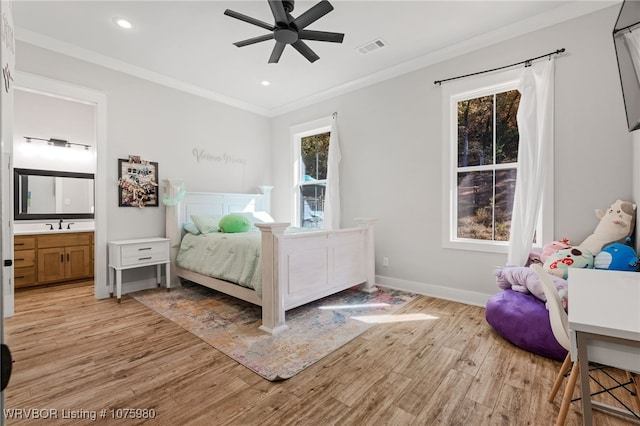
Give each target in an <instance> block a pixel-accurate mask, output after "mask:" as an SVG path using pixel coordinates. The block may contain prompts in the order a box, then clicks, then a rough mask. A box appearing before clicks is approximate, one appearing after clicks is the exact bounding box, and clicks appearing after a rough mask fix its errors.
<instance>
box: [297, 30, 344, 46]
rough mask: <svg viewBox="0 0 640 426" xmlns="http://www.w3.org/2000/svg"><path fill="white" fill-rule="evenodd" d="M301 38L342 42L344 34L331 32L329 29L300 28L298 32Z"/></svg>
mask: <svg viewBox="0 0 640 426" xmlns="http://www.w3.org/2000/svg"><path fill="white" fill-rule="evenodd" d="M298 37H299V38H300V40H315V41H329V42H332V43H342V40H343V39H344V34H342V33H330V32H327V31H312V30H300V31H299V32H298Z"/></svg>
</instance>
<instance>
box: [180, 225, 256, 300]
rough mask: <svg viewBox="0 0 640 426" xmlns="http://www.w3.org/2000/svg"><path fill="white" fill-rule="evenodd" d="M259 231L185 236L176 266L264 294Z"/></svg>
mask: <svg viewBox="0 0 640 426" xmlns="http://www.w3.org/2000/svg"><path fill="white" fill-rule="evenodd" d="M260 248H261V241H260V232H257V231H253V232H243V233H238V234H224V233H222V232H214V233H211V234H201V235H193V234H186V235H185V236H184V237H183V239H182V243H181V244H180V249H179V250H178V255H177V257H176V263H177V264H178V266H179V267H181V268H184V269H188V270H190V271H194V272H197V273H199V274H203V275H208V276H210V277H214V278H219V279H221V280H225V281H230V282H232V283H236V284H239V285H241V286H244V287H249V288H252V289H254V290H256V291H257V292H258V294H261V293H262V273H261V272H260Z"/></svg>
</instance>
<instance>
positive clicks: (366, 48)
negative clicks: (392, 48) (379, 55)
mask: <svg viewBox="0 0 640 426" xmlns="http://www.w3.org/2000/svg"><path fill="white" fill-rule="evenodd" d="M386 45H387V43H386V42H384V41H382V39H380V38H378V39H376V40H373V41H371V42H369V43H367V44H364V45H362V46H360V47H358V48H357V50H358V52H360V53H361V54H363V55H366V54H368V53H371V52H373V51H374V50H378V49H382V48H383V47H385V46H386Z"/></svg>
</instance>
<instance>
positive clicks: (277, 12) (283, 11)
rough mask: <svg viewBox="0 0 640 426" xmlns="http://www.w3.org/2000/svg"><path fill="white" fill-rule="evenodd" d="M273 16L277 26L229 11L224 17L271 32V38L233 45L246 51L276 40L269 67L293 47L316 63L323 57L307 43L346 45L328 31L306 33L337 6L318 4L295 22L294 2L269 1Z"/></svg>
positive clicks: (250, 40) (325, 2)
mask: <svg viewBox="0 0 640 426" xmlns="http://www.w3.org/2000/svg"><path fill="white" fill-rule="evenodd" d="M268 2H269V7H270V8H271V13H272V14H273V20H274V25H271V24H268V23H266V22H264V21H261V20H259V19H255V18H252V17H250V16H247V15H244V14H242V13H239V12H235V11H233V10H230V9H227V10H225V12H224V14H225V15H227V16H230V17H232V18H235V19H239V20H240V21H244V22H247V23H249V24H252V25H256V26H258V27H260V28H264V29H266V30H269V31H271V34H265V35H262V36H258V37H253V38H250V39H246V40H242V41H238V42H235V43H233V44H234V45H235V46H237V47H244V46H248V45H250V44H255V43H260V42H262V41H267V40H275V42H276V44H275V46H274V47H273V50H272V51H271V56H270V57H269V63H270V64H274V63H278V61H279V60H280V57H281V56H282V52H283V51H284V48H285V46H286V45H288V44H290V45H291V46H293V48H294V49H296V50H297V51H298V52H299V53H300V54H301V55H302V56H304V57H305V58H306V59H307V60H308V61H309V62H315V61H317V60H318V59H320V57H319V56H318V55H316V53H315V52H314V51H313V50H311V48H310V47H309V46H308V45H307V44H306V43H305V42H304V41H303V40H312V41H326V42H330V43H342V40H343V39H344V34H342V33H333V32H327V31H314V30H306V29H305V28H306V27H307V26H309V25H311V24H313V23H314V22H316V21H317V20H318V19H320V18H322V17H323V16H324V15H326V14H327V13H329V12H331V11H332V10H333V6H331V3H329V2H328V1H327V0H322V1H320V2H319V3H316V4H315V5H314V6H313V7H311V8H310V9H309V10H307V11H306V12H304V13H303V14H302V15H300V16H298V17H297V18H294V17H293V16H291V12H293V8H294V1H293V0H268Z"/></svg>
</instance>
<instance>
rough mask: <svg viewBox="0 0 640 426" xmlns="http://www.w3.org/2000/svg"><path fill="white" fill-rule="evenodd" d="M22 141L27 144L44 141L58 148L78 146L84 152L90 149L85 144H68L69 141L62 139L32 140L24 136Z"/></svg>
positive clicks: (30, 137)
mask: <svg viewBox="0 0 640 426" xmlns="http://www.w3.org/2000/svg"><path fill="white" fill-rule="evenodd" d="M24 139H25V141H26V142H27V143H31V141H32V140H38V141H45V142H46V143H47V145H49V146H56V147H58V148H71V147H73V146H79V147H82V148H84V149H85V151H89V148H90V147H91V146H90V145H85V144H82V143H74V142H69V141H66V140H64V139H55V138H50V139H42V138H34V137H32V136H25V137H24Z"/></svg>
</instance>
